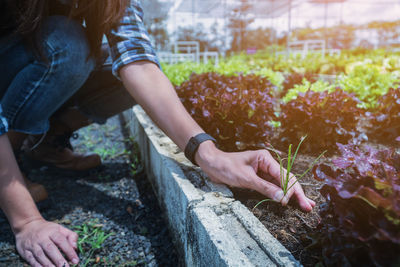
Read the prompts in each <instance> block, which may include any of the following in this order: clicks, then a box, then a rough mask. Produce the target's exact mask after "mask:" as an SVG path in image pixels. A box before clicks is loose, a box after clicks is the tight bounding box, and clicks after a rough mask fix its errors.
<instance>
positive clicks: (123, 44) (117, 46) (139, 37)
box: [106, 0, 160, 78]
mask: <svg viewBox="0 0 400 267" xmlns="http://www.w3.org/2000/svg"><path fill="white" fill-rule="evenodd" d="M106 36H107V40H108V43H109V45H110V50H111V57H112V60H113V66H112V71H113V74H114V75H115V76H116V77H117V78H120V77H119V70H120V69H121V68H122V67H123V66H126V65H128V64H130V63H133V62H135V61H139V60H147V61H150V62H154V63H155V64H157V65H158V66H159V67H160V63H159V61H158V58H157V55H156V53H155V51H154V48H153V46H152V44H151V42H150V38H149V35H148V33H147V31H146V28H145V27H144V24H143V9H142V6H141V4H140V0H130V4H129V5H128V7H127V9H126V11H125V15H124V16H123V18H122V19H121V21H120V22H119V23H118V25H117V26H116V27H114V28H113V29H112V30H111V31H110V32H108V33H106Z"/></svg>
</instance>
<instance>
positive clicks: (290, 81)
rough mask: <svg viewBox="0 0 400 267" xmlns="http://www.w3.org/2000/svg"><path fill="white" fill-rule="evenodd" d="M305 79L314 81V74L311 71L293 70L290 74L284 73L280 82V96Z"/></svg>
mask: <svg viewBox="0 0 400 267" xmlns="http://www.w3.org/2000/svg"><path fill="white" fill-rule="evenodd" d="M304 79H306V80H307V81H309V82H311V83H314V82H316V79H315V74H313V73H311V72H306V73H304V74H303V73H298V72H293V73H290V74H287V75H285V80H284V82H283V84H282V87H283V90H282V92H281V95H280V96H281V97H283V96H284V95H286V93H287V92H288V91H289V89H292V88H294V86H295V85H297V84H301V83H303V80H304Z"/></svg>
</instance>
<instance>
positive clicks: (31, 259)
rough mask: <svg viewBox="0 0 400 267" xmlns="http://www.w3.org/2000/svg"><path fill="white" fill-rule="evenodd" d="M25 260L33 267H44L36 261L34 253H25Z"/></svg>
mask: <svg viewBox="0 0 400 267" xmlns="http://www.w3.org/2000/svg"><path fill="white" fill-rule="evenodd" d="M23 258H24V259H25V260H26V261H27V262H28V263H29V265H30V266H32V267H42V265H41V264H40V263H39V262H38V261H37V260H36V259H35V256H33V254H32V252H30V251H25V255H24V256H23Z"/></svg>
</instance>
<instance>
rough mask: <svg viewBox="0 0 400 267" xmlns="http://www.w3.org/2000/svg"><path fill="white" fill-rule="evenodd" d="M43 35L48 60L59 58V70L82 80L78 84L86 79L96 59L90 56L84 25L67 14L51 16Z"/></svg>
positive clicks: (46, 22)
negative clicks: (69, 17) (66, 15)
mask: <svg viewBox="0 0 400 267" xmlns="http://www.w3.org/2000/svg"><path fill="white" fill-rule="evenodd" d="M41 35H42V36H43V37H42V38H43V39H42V38H40V39H42V40H43V45H44V47H43V48H44V50H45V51H43V52H44V53H45V55H46V57H47V58H48V60H57V64H55V65H56V66H57V67H58V68H59V70H60V71H63V72H66V73H68V74H69V76H70V78H71V79H77V80H79V81H81V82H78V84H80V83H83V82H84V81H86V79H87V78H88V77H89V74H90V73H91V72H92V71H93V69H94V67H95V59H94V58H93V57H90V56H89V55H90V46H89V42H88V39H87V37H86V33H85V29H84V27H83V26H82V25H81V24H80V23H78V22H77V21H74V20H72V19H68V18H67V17H65V16H50V17H48V18H47V19H46V20H45V21H44V24H43V29H42V32H41ZM77 89H79V88H76V90H77Z"/></svg>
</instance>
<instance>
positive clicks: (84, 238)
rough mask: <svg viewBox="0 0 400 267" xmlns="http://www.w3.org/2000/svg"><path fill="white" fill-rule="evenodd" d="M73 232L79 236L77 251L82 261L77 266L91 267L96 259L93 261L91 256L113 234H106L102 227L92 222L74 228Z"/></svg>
mask: <svg viewBox="0 0 400 267" xmlns="http://www.w3.org/2000/svg"><path fill="white" fill-rule="evenodd" d="M75 230H76V232H77V234H78V235H79V240H78V250H79V253H80V255H81V256H83V259H84V260H83V261H82V262H81V263H80V264H79V266H83V267H86V266H91V264H93V262H96V259H93V254H94V253H95V252H96V251H98V250H99V249H101V247H102V245H103V243H104V242H105V241H106V239H107V238H109V237H110V236H112V235H114V233H110V234H106V233H105V232H104V231H103V229H102V226H101V225H99V224H96V223H94V222H89V223H85V224H84V225H80V226H76V227H75Z"/></svg>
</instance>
